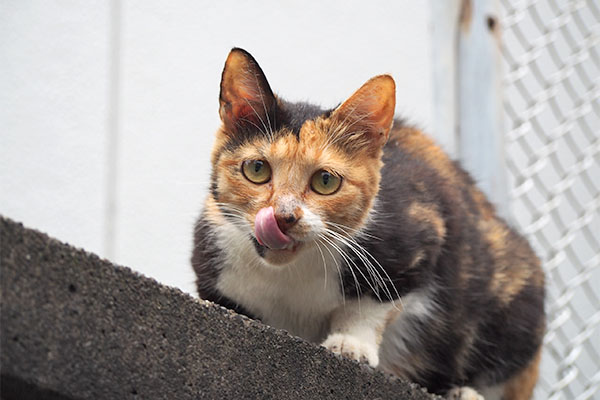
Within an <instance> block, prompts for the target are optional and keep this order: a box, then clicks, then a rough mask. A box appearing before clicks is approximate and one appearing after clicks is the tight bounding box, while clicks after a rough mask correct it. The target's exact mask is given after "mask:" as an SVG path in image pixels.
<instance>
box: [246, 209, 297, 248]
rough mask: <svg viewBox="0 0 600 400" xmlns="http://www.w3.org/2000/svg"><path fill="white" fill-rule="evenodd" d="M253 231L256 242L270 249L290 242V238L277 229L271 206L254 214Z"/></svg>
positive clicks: (281, 246)
mask: <svg viewBox="0 0 600 400" xmlns="http://www.w3.org/2000/svg"><path fill="white" fill-rule="evenodd" d="M254 233H255V234H256V240H258V243H260V244H262V245H263V246H266V247H268V248H270V249H283V248H285V247H286V246H287V245H288V244H290V243H292V238H290V237H289V236H288V235H286V234H285V233H283V232H281V229H279V226H278V225H277V220H276V219H275V214H274V213H273V207H265V208H263V209H261V210H260V211H259V212H258V213H257V214H256V218H255V219H254Z"/></svg>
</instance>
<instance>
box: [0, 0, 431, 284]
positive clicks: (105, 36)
mask: <svg viewBox="0 0 600 400" xmlns="http://www.w3.org/2000/svg"><path fill="white" fill-rule="evenodd" d="M117 4H118V5H117ZM428 4H429V3H428V2H416V1H410V0H403V1H391V0H390V1H374V2H368V3H367V2H364V1H356V0H355V1H341V0H340V1H323V2H306V1H298V0H295V1H286V2H278V1H274V0H270V1H264V2H260V3H259V2H241V1H240V2H233V1H176V2H175V1H174V2H164V1H156V0H149V1H142V0H135V1H133V0H129V1H123V2H118V1H116V0H115V1H113V2H112V6H111V3H108V2H101V1H99V2H85V5H83V3H78V2H58V1H44V0H37V1H34V0H31V1H18V0H12V1H4V3H3V4H2V6H1V7H2V8H1V9H0V59H1V60H2V62H0V127H1V128H0V129H1V130H0V138H1V143H0V213H2V214H3V215H5V216H8V217H11V218H14V219H16V220H19V221H22V222H24V223H25V224H27V225H28V226H31V227H36V228H39V229H40V230H43V231H46V232H48V233H49V234H51V235H53V236H56V237H58V238H60V239H63V240H66V241H68V242H70V243H72V244H74V245H77V246H81V247H85V248H86V249H88V250H90V251H94V252H96V253H99V254H100V255H103V256H106V257H108V258H110V259H112V260H114V261H116V262H118V263H121V264H124V265H128V266H131V267H132V268H134V269H137V270H139V271H140V272H142V273H144V274H146V275H149V276H152V277H154V278H156V279H157V280H159V281H161V282H164V283H166V284H169V285H173V286H177V287H179V288H181V289H182V290H185V291H188V292H192V293H193V292H194V285H193V282H194V275H193V273H192V271H191V267H190V266H189V256H190V252H191V246H192V244H191V238H192V227H193V223H194V219H195V218H196V216H197V215H198V213H199V210H200V207H201V204H202V202H203V199H204V197H205V195H206V189H207V181H208V172H209V168H210V164H209V160H208V154H209V152H210V148H211V144H212V140H213V135H214V131H215V130H216V128H217V126H218V124H219V120H218V115H217V104H218V91H219V79H220V73H221V69H222V67H223V63H224V61H225V57H226V56H227V53H228V51H229V49H230V48H231V47H233V46H239V47H243V48H245V49H246V50H248V51H250V52H251V53H252V54H253V55H254V56H255V58H256V59H257V60H258V62H259V63H260V65H261V66H262V68H263V70H264V71H265V73H266V74H267V77H268V78H269V81H270V83H271V87H272V88H273V89H274V90H275V91H276V92H277V93H279V94H280V95H281V96H282V97H284V98H287V99H289V100H310V101H313V102H316V103H319V104H321V105H323V106H334V105H335V104H337V103H338V102H340V101H342V100H343V99H344V98H345V97H347V96H349V95H350V94H351V93H352V92H353V91H354V90H355V89H357V88H358V87H359V86H360V85H361V84H362V83H363V82H364V81H366V80H367V79H368V78H370V77H371V76H373V75H376V74H380V73H386V72H387V73H391V74H392V75H393V76H394V78H395V79H396V83H397V88H398V96H397V104H398V106H397V112H398V113H399V114H401V115H403V116H407V117H409V119H410V120H411V121H413V122H415V123H417V124H419V125H421V126H423V127H425V128H428V127H430V126H432V110H431V109H432V90H433V89H432V87H431V83H430V82H431V80H432V76H431V75H432V73H431V59H430V48H431V47H430V31H429V18H430V12H429V5H428ZM111 7H112V8H111ZM115 17H117V18H115ZM111 35H112V36H111ZM115 35H116V36H115ZM111 37H116V40H115V41H114V43H116V44H117V46H116V47H115V46H114V43H113V45H111V43H112V42H111ZM111 65H112V66H116V70H111ZM111 71H112V72H111ZM114 71H116V74H115V73H114ZM115 77H118V80H117V81H114V80H113V79H114V78H115ZM112 123H116V129H111V126H112V125H111V124H112ZM111 135H115V136H111ZM111 137H112V138H116V141H115V142H114V143H113V142H112V141H111ZM111 160H112V161H111ZM111 168H113V169H112V170H114V176H115V177H116V180H114V181H107V179H109V178H110V177H111ZM111 188H114V189H115V190H114V191H113V190H112V189H111ZM110 204H114V206H115V209H114V220H113V219H112V218H111V215H113V214H112V213H111V212H110V209H109V205H110ZM111 226H112V227H113V228H114V230H111Z"/></svg>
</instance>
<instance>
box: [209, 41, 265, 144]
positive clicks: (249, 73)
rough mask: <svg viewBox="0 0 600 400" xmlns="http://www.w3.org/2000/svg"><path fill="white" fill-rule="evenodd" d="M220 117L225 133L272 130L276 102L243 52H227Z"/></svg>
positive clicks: (262, 78)
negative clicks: (245, 130)
mask: <svg viewBox="0 0 600 400" xmlns="http://www.w3.org/2000/svg"><path fill="white" fill-rule="evenodd" d="M219 105H220V107H219V115H220V116H221V121H223V124H224V125H225V127H226V131H228V132H231V133H235V132H236V131H238V130H240V129H242V130H243V129H252V128H254V129H258V130H260V131H268V130H270V129H273V128H274V127H273V126H271V123H272V122H273V121H274V119H273V116H274V113H275V107H276V106H277V100H276V99H275V96H274V95H273V91H271V87H270V86H269V82H267V78H266V77H265V74H264V73H263V72H262V70H261V69H260V66H259V65H258V63H257V62H256V60H255V59H254V57H252V56H251V55H250V53H248V52H247V51H245V50H242V49H239V48H234V49H233V50H231V52H230V53H229V56H228V57H227V61H225V68H224V69H223V75H222V76H221V93H220V95H219Z"/></svg>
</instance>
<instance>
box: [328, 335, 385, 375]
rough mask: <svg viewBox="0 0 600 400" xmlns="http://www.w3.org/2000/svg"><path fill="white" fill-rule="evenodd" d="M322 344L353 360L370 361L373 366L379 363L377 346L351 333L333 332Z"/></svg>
mask: <svg viewBox="0 0 600 400" xmlns="http://www.w3.org/2000/svg"><path fill="white" fill-rule="evenodd" d="M321 346H323V347H325V348H327V349H329V350H331V351H332V352H334V353H336V354H341V355H342V356H344V357H347V358H350V359H352V360H356V361H360V362H363V363H368V364H369V365H370V366H371V367H376V366H377V365H378V364H379V355H378V354H377V352H378V349H377V346H376V345H375V344H371V343H369V342H365V341H362V340H360V339H358V338H356V337H354V336H351V335H344V334H342V333H334V334H331V335H329V337H328V338H327V339H326V340H325V341H324V342H323V344H321Z"/></svg>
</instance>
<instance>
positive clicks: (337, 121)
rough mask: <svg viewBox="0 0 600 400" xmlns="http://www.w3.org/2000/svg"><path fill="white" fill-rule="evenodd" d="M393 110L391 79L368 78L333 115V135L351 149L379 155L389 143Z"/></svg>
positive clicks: (385, 76) (380, 77)
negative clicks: (382, 148) (366, 150)
mask: <svg viewBox="0 0 600 400" xmlns="http://www.w3.org/2000/svg"><path fill="white" fill-rule="evenodd" d="M395 108H396V84H395V82H394V79H393V78H392V77H391V76H390V75H379V76H376V77H374V78H371V79H370V80H368V81H367V83H365V84H364V85H363V86H362V87H361V88H360V89H358V90H357V91H356V92H355V93H354V94H353V95H352V96H350V98H349V99H348V100H346V101H345V102H344V103H342V105H340V106H339V107H338V108H337V109H335V110H334V111H333V113H332V114H331V117H330V118H331V119H332V134H333V135H336V136H339V140H338V142H341V143H342V144H345V145H346V146H347V147H349V148H351V149H362V148H366V149H368V150H372V151H373V152H376V153H377V154H378V153H379V149H381V147H383V145H384V144H385V142H386V141H387V139H388V136H389V133H390V129H391V128H392V123H393V122H394V109H395Z"/></svg>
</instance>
